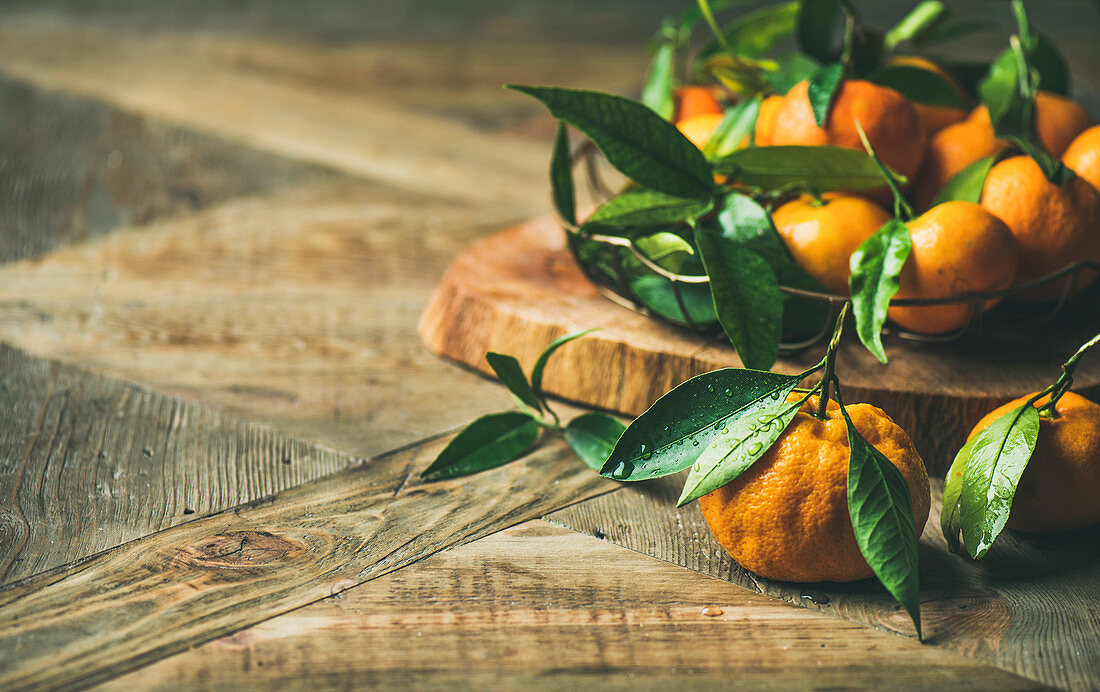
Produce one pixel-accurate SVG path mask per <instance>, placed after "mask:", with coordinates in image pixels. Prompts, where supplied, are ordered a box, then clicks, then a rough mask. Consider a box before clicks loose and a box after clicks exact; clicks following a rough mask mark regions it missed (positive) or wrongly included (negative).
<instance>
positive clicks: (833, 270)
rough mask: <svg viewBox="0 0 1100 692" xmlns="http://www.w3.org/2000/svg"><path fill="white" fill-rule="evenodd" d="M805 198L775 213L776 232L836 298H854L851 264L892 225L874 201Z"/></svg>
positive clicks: (828, 196)
mask: <svg viewBox="0 0 1100 692" xmlns="http://www.w3.org/2000/svg"><path fill="white" fill-rule="evenodd" d="M821 198H822V201H821V202H817V201H816V200H815V199H814V198H813V197H811V196H809V195H804V196H802V197H801V198H799V199H795V200H791V201H790V202H787V203H786V204H784V205H782V206H781V207H779V208H778V209H776V210H775V212H773V213H772V220H773V221H774V222H775V229H776V230H777V231H779V235H780V237H781V238H783V242H784V243H785V244H786V245H787V250H789V251H790V253H791V257H792V259H794V261H795V263H796V264H798V265H799V266H800V267H802V268H803V269H804V270H806V273H808V274H809V275H810V276H812V277H814V278H815V279H817V281H818V282H819V283H820V284H821V285H822V286H824V287H825V289H826V290H828V291H829V292H831V293H839V294H842V295H846V294H847V293H848V274H849V269H848V259H849V257H851V255H852V253H853V252H854V251H855V249H856V248H857V247H859V244H860V243H862V242H863V241H864V240H867V238H868V237H870V236H871V235H872V234H873V233H874V232H875V231H877V230H878V229H879V228H881V227H882V225H883V224H884V223H886V222H887V221H889V220H890V215H889V214H887V213H886V212H885V211H884V210H883V209H882V207H880V206H878V205H877V204H875V203H874V202H872V201H871V200H869V199H866V198H863V197H858V196H856V195H851V194H846V193H842V192H826V193H825V194H824V195H822V196H821Z"/></svg>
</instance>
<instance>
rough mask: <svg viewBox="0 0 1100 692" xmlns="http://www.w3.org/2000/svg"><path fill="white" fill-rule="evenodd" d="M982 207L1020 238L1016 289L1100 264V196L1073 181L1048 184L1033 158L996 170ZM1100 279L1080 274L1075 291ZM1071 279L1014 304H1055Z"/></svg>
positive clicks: (1034, 291) (1018, 297) (1007, 163)
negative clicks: (1086, 263) (1083, 263)
mask: <svg viewBox="0 0 1100 692" xmlns="http://www.w3.org/2000/svg"><path fill="white" fill-rule="evenodd" d="M982 206H983V207H985V208H986V209H988V210H989V211H990V212H992V213H993V214H994V215H995V216H996V217H997V218H999V219H1001V221H1004V222H1005V225H1007V226H1008V228H1009V229H1010V230H1011V231H1012V234H1013V235H1014V236H1015V237H1016V244H1017V245H1018V246H1019V248H1020V269H1019V273H1018V274H1017V276H1016V283H1017V284H1020V283H1025V282H1028V281H1031V280H1033V279H1037V278H1039V277H1041V276H1045V275H1047V274H1050V273H1051V272H1053V271H1056V270H1058V269H1061V268H1062V267H1065V266H1066V265H1068V264H1071V263H1073V262H1076V261H1078V260H1093V261H1100V193H1098V192H1097V191H1096V189H1095V188H1093V187H1092V185H1089V184H1088V182H1086V181H1085V180H1083V179H1081V178H1079V177H1078V176H1076V175H1071V177H1070V179H1069V180H1068V181H1067V182H1066V184H1065V185H1062V186H1058V185H1055V184H1053V183H1051V182H1049V181H1048V180H1047V179H1046V178H1045V177H1044V176H1043V173H1042V171H1041V170H1040V169H1039V165H1038V164H1037V163H1035V161H1034V160H1032V159H1031V158H1030V157H1028V156H1014V157H1012V158H1010V159H1006V160H1004V161H1001V162H1000V163H998V164H997V165H996V166H994V167H993V168H992V169H991V170H990V171H989V175H988V176H986V179H985V186H984V187H983V188H982ZM1095 278H1096V273H1095V272H1091V271H1082V272H1079V273H1078V277H1077V281H1076V282H1075V284H1074V291H1075V292H1080V291H1081V290H1083V289H1084V288H1085V286H1087V285H1088V284H1089V283H1091V282H1092V281H1093V280H1094V279H1095ZM1068 281H1069V279H1068V278H1067V279H1064V280H1061V281H1055V282H1053V283H1049V284H1046V285H1045V286H1041V287H1039V288H1036V289H1032V290H1030V291H1027V292H1026V293H1022V294H1017V295H1014V296H1013V299H1014V300H1021V301H1024V302H1037V301H1043V300H1055V299H1057V298H1058V297H1059V296H1061V295H1062V293H1063V292H1064V291H1065V289H1066V284H1067V282H1068Z"/></svg>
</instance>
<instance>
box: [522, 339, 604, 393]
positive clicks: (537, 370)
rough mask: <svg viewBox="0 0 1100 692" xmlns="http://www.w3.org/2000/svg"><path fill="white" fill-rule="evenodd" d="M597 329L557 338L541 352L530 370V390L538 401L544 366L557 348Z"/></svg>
mask: <svg viewBox="0 0 1100 692" xmlns="http://www.w3.org/2000/svg"><path fill="white" fill-rule="evenodd" d="M597 329H599V327H594V328H592V329H585V330H584V331H583V332H574V333H573V334H566V335H565V336H561V337H558V338H557V339H554V340H553V341H551V342H550V345H549V346H547V347H546V348H544V349H543V350H542V353H540V354H539V357H538V358H537V359H536V360H535V366H534V367H533V368H531V389H532V390H534V392H535V394H536V395H537V396H538V397H539V398H540V399H541V398H542V396H543V394H542V375H543V373H544V372H545V371H546V364H547V363H548V362H549V361H550V356H552V355H554V352H555V351H557V350H558V349H559V348H561V347H562V346H564V345H566V344H567V343H569V342H570V341H573V340H574V339H579V338H581V337H582V336H585V335H586V334H591V333H592V332H594V331H596V330H597Z"/></svg>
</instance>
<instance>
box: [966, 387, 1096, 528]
mask: <svg viewBox="0 0 1100 692" xmlns="http://www.w3.org/2000/svg"><path fill="white" fill-rule="evenodd" d="M1033 396H1035V394H1034V393H1033V394H1028V395H1027V396H1024V397H1020V398H1019V399H1016V400H1015V401H1010V402H1009V403H1007V404H1005V405H1004V406H1001V407H1000V408H998V409H996V410H994V411H991V412H990V413H988V414H987V415H986V416H985V417H984V418H982V419H981V420H980V421H979V422H978V424H977V425H976V426H974V429H973V430H972V431H971V432H970V437H971V438H973V437H974V436H976V435H978V434H979V433H981V431H983V430H985V429H986V428H988V427H989V426H990V425H991V424H992V423H993V421H994V420H996V419H997V418H1000V417H1001V416H1002V415H1004V414H1005V413H1008V412H1009V411H1011V410H1013V409H1015V408H1018V407H1019V406H1021V405H1022V404H1024V402H1026V401H1027V400H1028V399H1030V398H1031V397H1033ZM1047 401H1049V397H1044V398H1042V399H1040V400H1039V401H1037V402H1036V404H1035V405H1036V406H1038V407H1041V406H1042V405H1043V404H1045V403H1046V402H1047ZM1055 410H1056V411H1057V412H1058V415H1057V417H1056V418H1040V419H1039V437H1038V439H1037V440H1036V444H1035V452H1034V453H1033V454H1032V455H1031V461H1029V462H1028V465H1027V468H1026V469H1024V474H1023V476H1022V477H1021V478H1020V484H1019V486H1017V488H1016V496H1015V498H1014V499H1013V501H1012V513H1011V514H1010V515H1009V518H1008V524H1007V526H1008V528H1010V529H1015V530H1017V531H1026V532H1029V533H1040V532H1044V531H1071V530H1075V529H1085V528H1088V527H1090V526H1094V525H1095V524H1098V523H1100V406H1098V405H1096V404H1094V403H1093V402H1091V401H1089V400H1088V399H1086V398H1084V397H1083V396H1081V395H1079V394H1074V393H1073V392H1066V393H1065V394H1063V395H1062V398H1060V399H1059V400H1058V403H1057V405H1056V406H1055Z"/></svg>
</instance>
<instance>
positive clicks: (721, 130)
mask: <svg viewBox="0 0 1100 692" xmlns="http://www.w3.org/2000/svg"><path fill="white" fill-rule="evenodd" d="M760 100H761V99H759V98H752V99H744V100H742V101H740V102H739V103H737V104H736V105H735V106H733V107H732V108H727V109H726V114H725V115H724V116H723V117H722V122H720V123H718V127H717V128H715V130H714V133H713V134H711V136H710V139H709V140H708V141H707V145H706V146H705V147H703V155H705V156H706V157H707V159H718V158H722V157H723V156H727V155H729V154H731V153H733V152H735V151H737V150H738V149H740V148H741V140H743V139H746V138H748V139H749V141H752V133H753V130H754V129H755V128H756V116H757V115H758V114H759V113H760Z"/></svg>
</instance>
